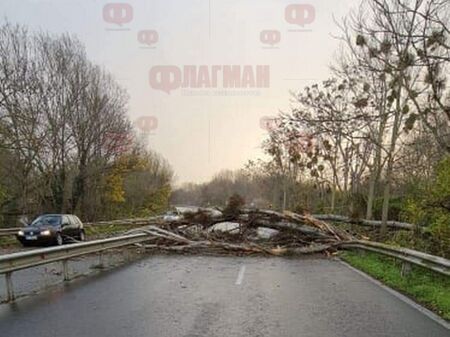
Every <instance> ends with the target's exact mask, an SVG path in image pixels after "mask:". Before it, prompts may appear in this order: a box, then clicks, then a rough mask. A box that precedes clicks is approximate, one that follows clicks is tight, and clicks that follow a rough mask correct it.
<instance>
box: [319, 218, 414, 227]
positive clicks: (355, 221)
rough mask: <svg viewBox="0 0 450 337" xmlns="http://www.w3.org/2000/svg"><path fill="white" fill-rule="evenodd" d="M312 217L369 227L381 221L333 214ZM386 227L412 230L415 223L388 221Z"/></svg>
mask: <svg viewBox="0 0 450 337" xmlns="http://www.w3.org/2000/svg"><path fill="white" fill-rule="evenodd" d="M313 217H314V218H316V219H318V220H323V221H333V222H346V223H350V224H357V225H362V226H370V227H381V224H382V221H378V220H367V219H352V218H350V217H348V216H344V215H335V214H315V215H313ZM387 225H388V227H391V228H394V229H406V230H413V229H414V228H415V227H417V226H416V225H413V224H410V223H407V222H399V221H388V222H387Z"/></svg>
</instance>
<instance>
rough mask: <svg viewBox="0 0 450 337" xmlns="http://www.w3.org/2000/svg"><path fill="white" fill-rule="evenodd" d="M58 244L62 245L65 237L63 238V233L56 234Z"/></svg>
mask: <svg viewBox="0 0 450 337" xmlns="http://www.w3.org/2000/svg"><path fill="white" fill-rule="evenodd" d="M56 244H57V245H58V246H61V245H62V244H63V238H62V236H61V233H57V234H56Z"/></svg>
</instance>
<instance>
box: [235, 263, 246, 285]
mask: <svg viewBox="0 0 450 337" xmlns="http://www.w3.org/2000/svg"><path fill="white" fill-rule="evenodd" d="M245 269H246V267H245V265H242V266H241V268H240V269H239V273H238V276H237V279H236V282H235V283H234V284H235V285H237V286H240V285H241V284H242V282H243V281H244V275H245Z"/></svg>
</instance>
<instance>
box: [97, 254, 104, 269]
mask: <svg viewBox="0 0 450 337" xmlns="http://www.w3.org/2000/svg"><path fill="white" fill-rule="evenodd" d="M104 260H105V259H104V254H103V251H101V252H100V253H99V254H98V267H99V268H104V267H105V262H104Z"/></svg>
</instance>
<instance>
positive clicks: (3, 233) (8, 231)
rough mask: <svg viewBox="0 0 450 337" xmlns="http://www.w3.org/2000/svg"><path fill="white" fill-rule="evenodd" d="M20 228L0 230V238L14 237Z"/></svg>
mask: <svg viewBox="0 0 450 337" xmlns="http://www.w3.org/2000/svg"><path fill="white" fill-rule="evenodd" d="M19 230H20V228H0V236H9V235H15V234H17V232H18V231H19Z"/></svg>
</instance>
